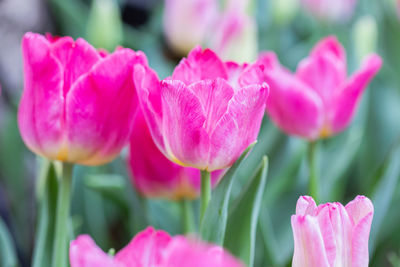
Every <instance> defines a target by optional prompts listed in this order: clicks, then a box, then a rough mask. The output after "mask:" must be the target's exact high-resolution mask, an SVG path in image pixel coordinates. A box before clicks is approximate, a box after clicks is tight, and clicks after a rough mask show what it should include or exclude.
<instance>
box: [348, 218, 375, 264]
mask: <svg viewBox="0 0 400 267" xmlns="http://www.w3.org/2000/svg"><path fill="white" fill-rule="evenodd" d="M372 217H373V212H370V213H368V214H366V215H365V216H364V217H363V218H362V219H361V220H360V221H359V222H358V224H357V226H356V227H355V228H354V230H353V237H352V241H351V256H352V257H351V266H352V267H367V266H368V262H369V254H368V239H369V233H370V230H371V223H372Z"/></svg>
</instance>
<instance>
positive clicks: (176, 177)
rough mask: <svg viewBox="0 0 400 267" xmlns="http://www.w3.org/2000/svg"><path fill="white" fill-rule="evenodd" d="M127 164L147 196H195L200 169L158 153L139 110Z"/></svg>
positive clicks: (216, 174) (215, 177)
mask: <svg viewBox="0 0 400 267" xmlns="http://www.w3.org/2000/svg"><path fill="white" fill-rule="evenodd" d="M129 167H130V169H131V172H132V181H133V183H134V185H135V187H136V189H137V190H138V191H139V192H140V193H141V194H142V195H144V196H146V197H156V198H168V199H173V200H180V199H194V198H196V197H197V196H198V195H199V192H200V171H199V170H198V169H194V168H189V167H182V166H180V165H178V164H176V163H174V162H172V161H170V160H169V159H168V158H166V157H165V156H164V154H162V153H161V151H160V150H159V149H158V148H157V146H156V145H155V144H154V141H153V139H152V137H151V134H150V131H149V129H148V127H147V125H146V121H145V119H144V116H143V113H142V112H141V111H140V110H138V112H137V114H136V115H135V119H134V123H133V132H132V136H131V143H130V159H129ZM221 174H222V173H221V171H215V172H213V173H212V174H211V182H212V184H213V185H214V186H215V185H216V184H217V182H218V180H219V178H221Z"/></svg>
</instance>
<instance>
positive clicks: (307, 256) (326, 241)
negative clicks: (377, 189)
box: [292, 196, 374, 267]
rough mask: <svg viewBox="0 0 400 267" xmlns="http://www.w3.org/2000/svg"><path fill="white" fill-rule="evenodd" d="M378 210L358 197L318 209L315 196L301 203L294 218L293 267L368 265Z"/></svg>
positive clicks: (362, 197)
mask: <svg viewBox="0 0 400 267" xmlns="http://www.w3.org/2000/svg"><path fill="white" fill-rule="evenodd" d="M373 214H374V207H373V205H372V202H371V201H370V200H369V199H368V198H366V197H364V196H357V197H356V198H355V199H354V200H353V201H351V202H349V203H348V204H347V205H346V206H345V207H344V206H343V205H342V204H340V203H337V202H336V203H326V204H323V205H319V206H316V204H315V202H314V200H313V199H312V198H311V197H308V196H303V197H300V198H299V200H298V201H297V206H296V215H293V216H292V229H293V237H294V255H293V262H292V266H293V267H334V266H357V267H367V266H368V261H369V258H368V239H369V232H370V228H371V222H372V217H373Z"/></svg>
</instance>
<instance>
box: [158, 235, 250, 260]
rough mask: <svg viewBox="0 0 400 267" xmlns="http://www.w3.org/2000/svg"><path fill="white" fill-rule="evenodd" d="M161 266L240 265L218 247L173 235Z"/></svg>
mask: <svg viewBox="0 0 400 267" xmlns="http://www.w3.org/2000/svg"><path fill="white" fill-rule="evenodd" d="M161 266H163V267H187V266H191V267H205V266H207V267H242V266H243V265H242V264H241V263H240V261H238V260H236V259H235V258H233V257H232V256H231V255H229V254H228V253H227V252H225V251H224V250H223V249H222V248H220V247H214V246H209V245H206V244H203V243H196V242H195V241H191V240H187V239H186V238H184V237H179V236H178V237H175V238H174V239H173V241H172V242H171V243H170V245H169V246H168V249H167V250H166V251H165V254H164V261H163V263H162V265H161Z"/></svg>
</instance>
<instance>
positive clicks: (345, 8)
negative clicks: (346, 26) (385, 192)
mask: <svg viewBox="0 0 400 267" xmlns="http://www.w3.org/2000/svg"><path fill="white" fill-rule="evenodd" d="M302 4H303V7H304V8H305V9H306V10H307V11H308V12H309V13H310V14H312V15H313V16H314V17H316V18H317V19H319V20H321V21H326V22H335V23H343V22H346V21H348V20H349V19H350V18H351V16H352V15H353V13H354V10H355V8H356V5H357V0H335V1H332V0H302Z"/></svg>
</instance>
